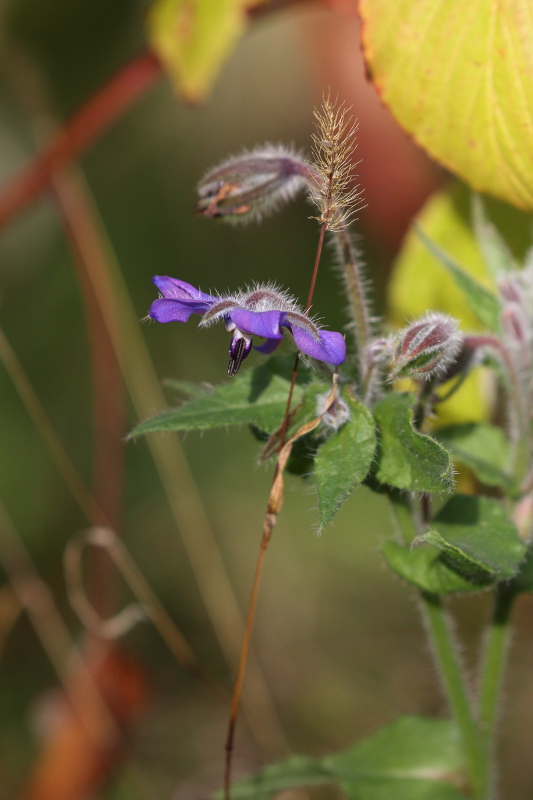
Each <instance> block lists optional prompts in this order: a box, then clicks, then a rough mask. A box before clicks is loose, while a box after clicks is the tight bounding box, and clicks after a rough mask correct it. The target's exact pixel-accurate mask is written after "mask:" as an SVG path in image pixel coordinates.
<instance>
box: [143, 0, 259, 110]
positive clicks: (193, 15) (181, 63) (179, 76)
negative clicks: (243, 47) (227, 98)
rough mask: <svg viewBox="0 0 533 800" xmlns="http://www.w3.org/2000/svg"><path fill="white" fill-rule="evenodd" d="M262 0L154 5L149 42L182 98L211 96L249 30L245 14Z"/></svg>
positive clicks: (182, 0)
mask: <svg viewBox="0 0 533 800" xmlns="http://www.w3.org/2000/svg"><path fill="white" fill-rule="evenodd" d="M259 2H261V0H156V2H155V3H154V4H153V5H152V7H151V8H150V11H149V12H148V17H147V25H148V34H149V37H150V42H151V45H152V47H153V49H154V50H155V52H156V53H157V55H158V56H159V58H160V59H161V61H162V62H163V64H164V65H165V67H166V69H167V72H168V73H169V75H170V77H171V79H172V80H173V82H174V83H175V85H176V88H177V90H178V92H179V93H180V95H181V96H182V97H183V98H184V99H185V100H188V101H189V102H198V101H200V100H202V99H203V98H204V97H205V96H206V94H207V93H208V92H209V90H210V88H211V86H212V84H213V82H214V80H215V78H216V76H217V74H218V71H219V69H220V67H221V66H222V64H223V63H224V60H225V59H226V57H227V55H228V54H229V53H230V52H231V50H232V48H233V47H234V45H235V43H236V42H237V41H238V39H239V38H240V36H241V35H242V33H243V31H244V29H245V27H246V10H247V9H248V8H250V7H251V6H253V5H258V4H259Z"/></svg>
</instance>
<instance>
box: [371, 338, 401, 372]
mask: <svg viewBox="0 0 533 800" xmlns="http://www.w3.org/2000/svg"><path fill="white" fill-rule="evenodd" d="M393 352H394V339H393V338H392V337H390V336H380V337H379V338H377V339H373V340H372V341H371V342H370V344H369V345H368V347H367V349H366V351H365V362H366V367H367V369H369V368H371V367H374V366H384V365H385V364H387V363H388V362H389V361H390V359H391V358H392V356H393Z"/></svg>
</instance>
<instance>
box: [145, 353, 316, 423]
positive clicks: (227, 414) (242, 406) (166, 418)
mask: <svg viewBox="0 0 533 800" xmlns="http://www.w3.org/2000/svg"><path fill="white" fill-rule="evenodd" d="M275 369H277V363H276V362H274V363H273V364H272V363H271V361H268V362H266V363H265V364H262V365H261V366H260V367H256V369H253V370H249V371H248V372H243V373H242V374H240V375H237V376H236V377H235V378H233V379H231V380H230V381H228V383H225V384H223V385H222V386H218V387H216V388H215V389H214V390H213V392H212V393H211V394H209V395H205V396H201V397H197V398H195V399H194V400H190V401H189V402H186V403H184V404H183V405H181V406H179V407H178V408H174V409H170V410H168V411H163V412H162V413H161V414H157V416H155V417H153V418H152V419H148V420H146V421H145V422H141V423H140V424H139V425H137V427H136V428H134V429H133V431H132V433H131V434H130V436H132V437H136V436H141V435H143V434H146V433H162V432H165V431H194V430H207V429H209V428H220V427H224V426H226V425H245V424H253V425H256V426H257V427H258V428H260V429H261V430H264V431H268V432H269V433H272V432H273V431H274V430H276V428H277V427H279V425H281V422H282V420H283V415H284V413H285V407H286V405H287V397H288V393H289V380H288V379H287V378H285V377H282V376H281V375H278V374H276V373H275V372H274V371H273V370H275ZM302 380H306V376H305V375H304V376H302ZM303 393H304V389H303V387H302V383H296V385H295V387H294V393H293V397H294V402H295V403H298V402H300V400H301V399H302V396H303Z"/></svg>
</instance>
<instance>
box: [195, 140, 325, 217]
mask: <svg viewBox="0 0 533 800" xmlns="http://www.w3.org/2000/svg"><path fill="white" fill-rule="evenodd" d="M310 180H312V172H311V169H310V167H309V166H308V164H307V163H306V162H305V160H304V159H303V158H301V156H298V155H296V154H295V153H294V152H292V150H290V148H286V147H283V146H281V145H278V146H276V147H273V146H271V145H265V146H263V147H258V148H255V149H254V150H252V151H250V152H249V153H243V154H242V155H241V156H234V157H232V158H230V159H228V160H227V161H224V162H223V163H222V164H220V166H218V167H215V168H214V169H212V170H210V171H209V172H208V173H207V174H206V175H205V176H204V178H203V179H202V180H201V181H200V183H199V185H198V194H199V200H198V202H197V204H196V213H197V214H199V215H201V216H206V217H217V218H221V219H223V220H224V221H226V222H233V223H237V222H249V221H251V220H257V219H260V218H261V217H262V216H263V215H265V214H268V213H271V212H273V211H275V210H276V209H277V208H278V207H279V206H280V205H281V204H282V203H284V202H287V201H288V200H291V199H292V198H293V197H294V196H295V195H296V194H297V193H298V191H299V190H300V189H302V188H304V187H306V186H307V185H308V182H309V181H310Z"/></svg>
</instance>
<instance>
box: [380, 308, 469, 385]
mask: <svg viewBox="0 0 533 800" xmlns="http://www.w3.org/2000/svg"><path fill="white" fill-rule="evenodd" d="M461 343H462V336H461V334H460V333H459V331H458V329H457V321H456V320H454V319H453V318H452V317H448V316H447V315H446V314H429V315H428V316H427V317H426V318H425V319H422V320H417V321H415V322H412V323H411V325H408V327H407V328H404V329H403V330H402V331H400V332H399V334H398V336H397V345H396V349H395V351H394V356H393V360H392V364H393V368H394V371H393V377H394V378H399V377H404V376H409V375H411V376H413V377H420V378H425V379H428V378H431V377H433V376H435V375H437V374H439V373H442V372H444V371H445V370H446V368H447V367H448V366H449V365H450V363H451V362H453V361H454V359H455V358H456V356H457V355H458V353H459V350H460V348H461Z"/></svg>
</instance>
